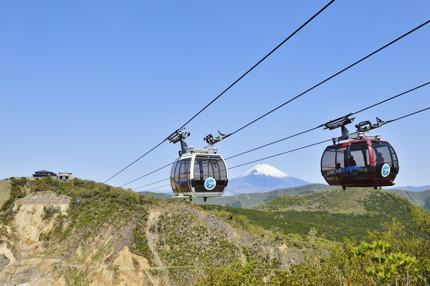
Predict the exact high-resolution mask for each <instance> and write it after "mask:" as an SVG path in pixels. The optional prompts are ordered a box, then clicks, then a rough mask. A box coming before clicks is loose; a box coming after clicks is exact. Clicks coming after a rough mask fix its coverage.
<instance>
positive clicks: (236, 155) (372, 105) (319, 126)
mask: <svg viewBox="0 0 430 286" xmlns="http://www.w3.org/2000/svg"><path fill="white" fill-rule="evenodd" d="M428 85H430V81H427V82H425V83H422V84H420V85H418V86H415V87H413V88H410V89H408V90H406V91H403V92H401V93H398V94H396V95H394V96H391V97H388V98H386V99H383V100H381V101H378V102H376V103H373V104H371V105H369V106H366V107H364V108H361V109H359V110H357V111H354V112H351V113H349V114H348V115H350V116H352V115H356V114H359V113H361V112H364V111H366V110H369V109H371V108H374V107H376V106H378V105H381V104H384V103H387V102H389V101H392V100H394V99H397V98H399V97H402V96H405V95H408V94H410V93H412V92H413V91H417V90H419V89H421V88H424V87H426V86H428ZM323 126H324V124H319V125H317V126H315V127H312V128H310V129H306V130H304V131H301V132H298V133H295V134H293V135H289V136H287V137H283V138H280V139H277V140H275V141H272V142H269V143H266V144H263V145H260V146H257V147H254V148H251V149H248V150H246V151H243V152H240V153H238V154H234V155H232V156H229V157H227V158H225V160H226V161H227V160H230V159H233V158H236V157H239V156H242V155H245V154H248V153H251V152H254V151H257V150H260V149H263V148H266V147H269V146H271V145H274V144H277V143H280V142H283V141H286V140H288V139H291V138H294V137H297V136H299V135H303V134H306V133H309V132H311V131H314V130H317V129H319V128H321V127H323ZM173 163H174V162H172V163H168V164H166V165H164V166H162V167H160V168H157V169H155V170H154V171H151V172H149V173H146V174H144V175H143V176H140V177H138V178H136V179H133V180H131V181H129V182H127V183H125V184H123V185H122V186H121V187H123V186H126V185H128V184H131V183H134V182H136V181H138V180H140V179H142V178H144V177H147V176H149V175H152V174H154V173H156V172H158V171H161V170H163V169H165V168H167V167H169V166H171V165H173ZM164 180H168V178H167V179H163V180H162V181H164ZM156 183H159V181H157V182H153V183H149V184H147V185H143V186H140V187H137V188H135V189H140V188H142V187H146V186H148V185H153V184H156Z"/></svg>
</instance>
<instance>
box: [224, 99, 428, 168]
mask: <svg viewBox="0 0 430 286" xmlns="http://www.w3.org/2000/svg"><path fill="white" fill-rule="evenodd" d="M428 110H430V107H426V108H423V109H420V110H418V111H415V112H412V113H408V114H406V115H403V116H400V117H397V118H394V119H391V120H388V121H385V123H384V124H383V125H382V126H385V125H387V124H390V123H393V122H396V121H399V120H402V119H405V118H407V117H410V116H413V115H416V114H418V113H421V112H424V111H428ZM382 126H381V127H382ZM332 140H333V139H327V140H323V141H319V142H316V143H312V144H308V145H305V146H303V147H299V148H295V149H292V150H288V151H285V152H281V153H278V154H274V155H270V156H267V157H263V158H259V159H256V160H252V161H249V162H245V163H242V164H239V165H235V166H233V167H230V168H228V169H229V170H231V169H235V168H239V167H242V166H245V165H249V164H252V163H256V162H259V161H263V160H267V159H271V158H275V157H279V156H282V155H285V154H288V153H292V152H295V151H299V150H302V149H306V148H310V147H313V146H316V145H320V144H323V143H327V142H330V141H332Z"/></svg>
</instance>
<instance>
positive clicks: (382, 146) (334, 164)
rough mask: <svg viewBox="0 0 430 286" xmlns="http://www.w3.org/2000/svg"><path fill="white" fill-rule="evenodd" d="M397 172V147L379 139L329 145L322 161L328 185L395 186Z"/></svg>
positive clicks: (322, 172) (354, 140) (323, 173)
mask: <svg viewBox="0 0 430 286" xmlns="http://www.w3.org/2000/svg"><path fill="white" fill-rule="evenodd" d="M398 172H399V161H398V158H397V155H396V152H395V151H394V148H393V147H392V146H391V145H390V143H388V142H386V141H380V140H379V139H370V138H362V139H353V140H350V141H348V142H344V143H339V144H335V145H332V146H328V147H327V148H326V149H325V151H324V153H323V156H322V158H321V174H322V175H323V177H324V179H325V180H326V182H327V183H328V184H329V185H340V186H342V187H343V188H346V187H375V188H376V187H381V186H392V185H394V179H395V178H396V176H397V174H398Z"/></svg>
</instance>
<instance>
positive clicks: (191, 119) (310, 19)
mask: <svg viewBox="0 0 430 286" xmlns="http://www.w3.org/2000/svg"><path fill="white" fill-rule="evenodd" d="M334 2H335V0H331V1H329V2H328V3H327V4H325V5H324V6H323V7H322V8H320V9H319V10H318V11H317V12H316V13H315V14H314V15H312V16H311V17H310V18H309V19H308V20H306V21H305V22H304V23H303V24H302V25H300V26H299V27H298V28H297V29H295V30H294V31H293V32H292V33H291V34H289V35H288V36H287V37H286V38H285V39H283V40H282V41H281V42H280V43H279V44H278V45H276V46H275V47H274V48H273V49H272V50H270V51H269V52H268V53H267V54H266V55H265V56H264V57H262V58H261V59H260V60H258V61H257V63H255V64H254V65H253V66H251V67H250V68H249V69H247V70H246V71H245V72H244V73H243V74H242V75H241V76H239V77H238V78H237V79H236V80H235V81H233V82H232V83H231V84H230V85H228V86H227V88H225V89H224V90H223V91H221V93H219V94H218V95H217V96H216V97H214V98H213V99H212V100H211V101H210V102H209V103H208V104H206V105H205V106H204V107H203V108H201V109H200V110H199V111H198V112H197V113H195V114H194V115H193V116H191V118H190V119H188V120H187V121H186V122H185V123H184V124H182V125H181V127H179V128H178V129H177V130H180V129H182V128H184V127H185V126H186V125H188V124H189V123H190V122H191V121H193V120H194V119H195V118H196V117H197V116H199V115H200V114H201V113H202V112H203V111H205V110H206V109H207V108H208V107H209V106H211V105H212V104H213V103H214V102H215V101H217V100H218V99H220V98H221V97H222V96H223V95H224V94H225V93H227V92H228V91H229V90H230V89H231V88H232V87H234V86H235V85H236V84H237V83H238V82H240V81H241V80H242V79H243V78H245V77H246V76H247V75H248V74H249V73H250V72H252V71H253V70H254V69H255V68H256V67H257V66H259V65H260V64H261V63H262V62H264V61H265V60H266V59H267V58H269V57H270V56H271V55H272V54H273V53H274V52H275V51H277V50H278V49H279V48H281V47H282V46H283V45H284V44H285V43H287V42H288V41H289V40H290V39H291V38H292V37H294V35H296V34H297V33H298V32H300V31H301V30H302V29H303V28H304V27H306V26H307V25H308V24H309V23H310V22H312V21H313V20H314V19H315V18H316V17H318V15H320V14H321V13H322V12H323V11H324V10H326V9H327V8H328V7H329V6H330V5H332V4H333V3H334ZM167 140H168V137H166V138H165V139H164V140H162V141H161V142H160V143H158V144H157V145H155V146H154V147H152V148H151V149H150V150H148V151H147V152H145V153H144V154H142V155H141V156H139V157H138V158H137V159H135V160H134V161H132V162H131V163H129V164H128V165H126V166H125V167H124V168H122V169H121V170H119V171H118V172H116V173H115V174H113V175H112V176H110V177H109V178H108V179H107V180H105V181H104V183H107V182H108V181H110V180H111V179H113V178H115V177H116V176H118V175H119V174H121V173H122V172H124V171H125V170H127V169H128V168H130V167H131V166H133V165H134V164H136V163H137V162H138V161H140V160H141V159H142V158H144V157H145V156H147V155H148V154H149V153H151V152H152V151H154V150H155V149H157V148H158V147H160V146H161V145H162V144H163V143H164V142H166V141H167Z"/></svg>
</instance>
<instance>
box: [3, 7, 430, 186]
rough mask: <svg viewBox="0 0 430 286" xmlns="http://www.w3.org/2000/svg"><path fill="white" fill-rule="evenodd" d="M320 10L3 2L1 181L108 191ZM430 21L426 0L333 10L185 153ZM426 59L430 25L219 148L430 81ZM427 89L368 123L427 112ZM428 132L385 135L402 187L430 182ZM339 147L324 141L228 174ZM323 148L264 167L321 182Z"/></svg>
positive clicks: (159, 154) (218, 114)
mask: <svg viewBox="0 0 430 286" xmlns="http://www.w3.org/2000/svg"><path fill="white" fill-rule="evenodd" d="M325 3H326V1H227V0H220V1H106V0H103V1H83V0H80V1H78V0H76V1H2V2H1V4H0V98H1V113H0V120H1V131H2V132H1V139H0V158H1V163H0V177H9V176H21V175H30V174H31V173H32V172H33V171H35V170H38V169H48V170H53V171H71V172H74V173H76V174H77V175H78V176H79V177H82V178H89V179H93V180H97V181H103V180H105V179H106V178H107V177H109V176H110V175H112V174H113V173H114V172H115V171H117V170H118V169H120V168H121V167H123V166H124V165H126V164H127V163H129V162H130V161H131V160H133V159H134V158H136V157H137V156H139V155H140V154H142V153H143V152H144V151H146V150H147V149H148V148H150V147H151V146H153V145H154V144H156V143H157V142H159V141H160V139H162V138H164V137H165V136H166V135H167V134H168V133H170V132H171V131H173V130H174V129H175V128H177V127H178V126H180V125H181V124H182V123H183V122H184V121H185V120H186V119H188V118H189V116H190V115H191V114H193V113H194V112H196V111H197V110H198V109H199V108H201V107H202V106H203V105H204V104H205V103H207V102H208V101H209V100H210V99H211V98H213V97H214V96H215V95H216V94H217V93H218V92H219V91H220V90H222V89H223V88H224V87H225V86H226V85H227V84H228V83H230V82H231V81H232V80H233V79H235V78H236V77H237V76H239V75H240V74H241V73H242V72H243V71H244V70H245V69H247V68H248V67H249V66H250V65H251V64H253V63H254V62H255V61H256V60H257V59H258V58H260V57H261V56H262V55H263V54H265V53H266V52H267V51H268V50H270V49H271V48H272V47H273V46H275V45H276V44H277V43H278V42H279V41H280V40H281V39H282V38H283V37H285V36H286V35H287V34H289V33H290V32H291V31H292V30H293V29H295V28H296V27H297V26H298V25H300V24H301V23H302V22H303V21H304V20H305V19H307V18H308V17H309V16H310V15H311V14H313V13H315V12H316V11H317V10H318V9H319V8H320V7H322V6H323V5H324V4H325ZM429 17H430V2H429V1H428V0H419V1H418V0H412V1H388V0H385V1H382V0H381V1H371V0H366V1H346V0H338V1H337V2H336V3H334V5H332V6H331V7H330V8H329V9H328V10H327V11H326V12H324V13H323V14H322V15H321V16H319V17H318V18H317V19H316V20H315V21H314V22H312V23H311V24H310V25H309V26H307V27H306V28H305V29H304V30H303V31H302V32H301V33H299V34H298V35H297V36H296V37H294V38H293V39H292V40H291V41H290V42H289V43H288V44H287V45H286V46H285V47H283V48H282V49H280V50H279V51H278V52H276V53H275V54H274V55H273V56H272V57H271V58H270V59H269V60H268V61H267V62H265V63H264V64H263V65H261V66H260V67H259V68H258V69H257V70H255V71H254V72H253V73H252V74H251V75H250V76H248V77H247V78H246V79H245V80H243V81H242V82H241V83H240V84H239V85H237V86H236V87H235V88H233V89H232V90H231V91H230V92H229V93H228V94H226V95H225V96H224V97H223V98H222V99H221V100H219V101H218V102H216V103H215V104H214V105H213V106H212V107H211V108H210V109H209V110H207V111H206V112H205V113H204V114H202V115H201V116H200V117H198V118H197V119H196V120H195V121H193V122H192V123H191V124H190V125H189V126H188V131H190V132H191V133H192V136H191V138H190V140H189V142H190V144H192V145H196V146H203V141H202V138H203V137H204V136H205V135H207V134H208V133H211V132H216V130H218V129H219V130H221V131H223V132H229V131H232V130H234V129H236V128H237V127H239V126H241V125H242V124H244V123H246V122H248V121H249V120H251V119H253V118H254V117H256V116H257V115H260V114H261V113H263V112H265V111H267V110H269V109H271V108H272V107H274V106H276V105H278V104H279V103H281V102H283V101H284V100H286V99H288V98H289V97H292V96H294V95H296V94H297V93H298V92H300V91H302V90H304V89H306V88H308V87H310V86H311V85H313V84H314V83H316V82H317V81H319V80H321V79H323V78H324V77H326V76H328V75H329V74H331V73H333V72H335V71H337V70H338V69H340V68H341V67H344V66H345V65H347V64H349V63H351V62H353V61H354V60H356V59H358V58H359V57H361V56H363V55H365V54H366V53H368V52H370V51H371V50H373V49H375V48H378V47H380V46H381V45H383V44H385V43H386V42H388V41H390V40H392V39H394V38H395V37H397V36H399V35H400V34H402V33H404V32H406V31H408V30H409V29H411V28H413V27H414V26H416V25H418V24H420V23H422V22H424V21H425V20H428V19H429ZM429 51H430V25H429V26H428V27H425V28H424V29H422V30H420V31H418V32H417V33H415V34H413V35H411V36H410V37H408V38H406V39H405V40H403V41H401V42H399V43H398V44H396V45H395V46H393V47H390V48H389V49H387V50H386V51H385V52H383V53H381V54H378V55H376V56H375V57H373V58H372V59H370V60H369V61H367V62H365V63H363V64H361V65H359V66H357V67H356V68H354V69H353V70H350V71H348V72H347V73H345V74H344V75H342V76H340V77H339V78H337V79H335V80H333V81H331V82H329V83H328V84H326V85H324V86H322V87H320V88H318V89H317V90H315V91H313V92H311V93H309V94H308V95H306V96H305V97H303V98H301V99H300V100H298V101H296V102H294V103H293V104H291V105H288V106H287V107H285V108H283V109H282V110H280V111H278V112H277V113H275V114H273V115H272V116H270V117H267V118H265V119H264V120H262V121H260V122H259V123H257V124H255V125H253V126H252V127H250V128H248V129H246V130H244V131H243V132H241V133H240V134H238V135H237V136H234V137H232V138H231V139H229V140H226V141H225V142H223V143H221V144H220V145H219V146H218V147H219V149H220V151H221V152H222V153H223V154H224V155H225V156H228V155H231V154H235V153H238V152H240V151H241V150H242V149H243V148H249V147H254V146H257V145H259V144H263V143H266V142H269V141H272V140H274V139H277V138H280V137H283V136H287V135H289V134H292V133H295V132H297V131H301V130H303V129H306V128H309V127H312V126H314V125H315V124H317V123H322V122H323V121H326V120H328V119H331V118H334V117H336V116H339V115H341V114H344V113H347V112H350V111H354V110H356V109H358V108H360V107H363V106H366V105H368V104H370V103H372V102H375V101H377V100H380V99H383V98H385V97H388V96H391V95H394V94H396V93H398V92H401V91H403V90H407V89H409V88H411V87H413V86H416V85H418V84H420V83H423V82H425V81H428V80H430V72H429V71H430V70H429V67H430V56H429ZM429 93H430V87H427V88H425V89H422V90H421V91H418V92H415V93H413V94H411V95H410V96H408V97H406V98H402V99H400V100H397V101H394V102H391V103H388V104H386V105H384V106H381V107H378V108H375V109H372V110H370V111H368V112H365V113H363V114H361V115H360V116H359V117H358V118H357V121H360V120H364V119H369V118H372V119H374V117H375V116H380V117H382V118H384V119H390V118H392V117H396V116H399V115H402V114H404V113H408V112H411V111H414V110H416V109H418V108H421V107H424V106H430V95H429ZM429 122H430V112H429V113H424V114H422V115H419V116H417V117H414V118H411V119H409V120H404V121H401V122H399V124H395V125H392V126H386V127H384V128H383V129H380V130H378V132H377V133H380V134H382V135H383V137H384V138H385V139H387V140H389V141H390V142H391V143H392V144H393V145H394V146H395V148H396V150H397V153H398V155H399V157H400V164H401V170H400V174H399V176H398V180H397V184H398V185H423V184H430V176H429V169H428V162H429V161H430V150H429V149H428V147H427V146H428V142H429V140H430V132H428V131H429V130H430V129H429ZM334 135H335V133H330V132H327V131H323V130H321V131H315V132H314V133H311V134H308V135H306V136H301V137H298V138H295V139H294V140H290V141H287V142H284V143H282V144H278V145H276V146H273V147H272V148H269V149H264V150H261V151H259V152H255V153H252V154H249V155H247V156H244V157H240V158H237V159H235V160H234V161H232V162H230V165H234V164H238V163H241V162H245V161H248V160H250V159H253V158H258V157H261V156H265V155H270V154H273V153H277V152H281V151H284V150H288V149H291V148H295V147H298V146H301V145H303V144H307V143H310V142H314V141H317V140H321V139H325V138H330V137H332V136H334ZM420 144H421V145H420ZM323 149H324V147H323V146H321V147H315V148H313V149H309V150H308V151H303V152H298V153H295V154H291V155H287V156H284V157H280V158H277V159H273V160H269V161H267V162H266V163H268V164H271V165H273V166H275V167H277V168H279V169H281V170H283V171H285V172H287V173H289V174H291V175H294V176H297V177H300V178H302V179H305V180H308V181H312V182H323V179H322V178H321V177H320V171H319V162H320V156H321V153H322V151H323ZM177 150H178V146H173V145H169V144H165V145H163V146H162V147H161V148H160V149H158V150H157V151H156V152H154V153H153V154H151V155H150V156H148V157H147V158H146V159H144V160H142V161H141V162H139V163H138V164H136V165H135V166H134V167H132V168H131V169H130V170H128V171H127V172H125V173H124V174H122V175H121V176H118V177H117V178H115V179H114V180H112V181H111V183H112V184H114V185H118V184H121V183H124V182H125V181H127V180H129V179H131V178H134V177H136V176H139V175H141V174H143V173H145V172H147V171H149V170H152V169H154V168H156V167H159V166H161V165H163V164H165V163H167V162H169V161H171V160H173V159H174V158H175V157H176V155H177ZM248 168H249V167H243V168H239V169H237V170H235V171H234V172H231V176H232V177H235V176H237V175H240V174H241V173H243V172H244V171H245V170H246V169H248ZM168 173H169V170H165V171H164V172H160V173H158V174H156V175H154V176H151V177H148V180H146V181H142V182H141V183H137V184H135V185H132V186H137V185H139V184H142V183H145V182H151V181H154V180H157V179H161V178H163V177H167V176H168Z"/></svg>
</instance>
